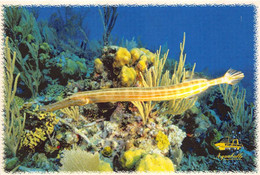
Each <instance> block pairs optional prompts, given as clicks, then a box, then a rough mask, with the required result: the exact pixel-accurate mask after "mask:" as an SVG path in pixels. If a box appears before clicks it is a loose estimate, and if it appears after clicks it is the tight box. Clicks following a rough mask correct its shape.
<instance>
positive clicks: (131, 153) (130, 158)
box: [120, 149, 145, 169]
mask: <svg viewBox="0 0 260 175" xmlns="http://www.w3.org/2000/svg"><path fill="white" fill-rule="evenodd" d="M144 154H145V151H144V150H142V149H133V150H131V149H130V150H128V151H126V152H124V154H123V156H122V157H121V159H120V163H121V165H122V167H123V168H126V169H131V168H133V167H134V166H135V164H136V163H137V162H138V161H139V160H140V159H141V157H142V156H143V155H144Z"/></svg>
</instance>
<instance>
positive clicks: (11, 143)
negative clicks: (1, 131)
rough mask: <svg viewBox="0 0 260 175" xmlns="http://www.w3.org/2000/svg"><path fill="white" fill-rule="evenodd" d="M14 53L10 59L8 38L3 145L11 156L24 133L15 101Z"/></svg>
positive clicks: (16, 79) (23, 119) (20, 115)
mask: <svg viewBox="0 0 260 175" xmlns="http://www.w3.org/2000/svg"><path fill="white" fill-rule="evenodd" d="M15 59H16V53H15V52H14V53H13V58H11V51H10V48H9V47H8V37H7V38H6V41H5V61H6V65H5V71H6V74H5V84H4V85H5V119H4V123H5V144H6V145H7V147H8V148H9V149H10V151H11V152H12V154H13V156H15V155H16V152H17V150H18V148H19V145H20V141H21V138H22V136H23V133H24V125H25V118H26V116H25V114H24V115H22V114H21V113H20V110H19V107H18V104H17V101H16V100H15V93H16V88H17V82H18V78H19V76H20V74H18V75H17V76H16V77H15V79H14V77H13V73H14V67H15Z"/></svg>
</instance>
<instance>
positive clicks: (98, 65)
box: [94, 58, 104, 73]
mask: <svg viewBox="0 0 260 175" xmlns="http://www.w3.org/2000/svg"><path fill="white" fill-rule="evenodd" d="M94 64H95V70H96V72H97V73H102V72H103V71H104V65H103V63H102V61H101V60H100V59H99V58H96V59H95V61H94Z"/></svg>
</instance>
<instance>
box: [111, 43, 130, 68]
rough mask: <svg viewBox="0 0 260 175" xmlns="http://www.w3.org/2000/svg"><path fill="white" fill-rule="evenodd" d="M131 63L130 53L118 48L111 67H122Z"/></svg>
mask: <svg viewBox="0 0 260 175" xmlns="http://www.w3.org/2000/svg"><path fill="white" fill-rule="evenodd" d="M130 61H131V54H130V52H129V51H128V50H127V49H126V48H123V47H119V49H118V51H117V52H116V57H115V61H114V63H113V67H117V68H120V67H123V66H124V65H128V64H129V63H130Z"/></svg>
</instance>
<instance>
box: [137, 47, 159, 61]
mask: <svg viewBox="0 0 260 175" xmlns="http://www.w3.org/2000/svg"><path fill="white" fill-rule="evenodd" d="M140 50H141V51H143V52H144V53H145V54H146V56H147V58H148V61H149V62H151V63H154V59H155V57H156V54H154V53H152V52H151V51H150V50H148V49H145V48H140Z"/></svg>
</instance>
